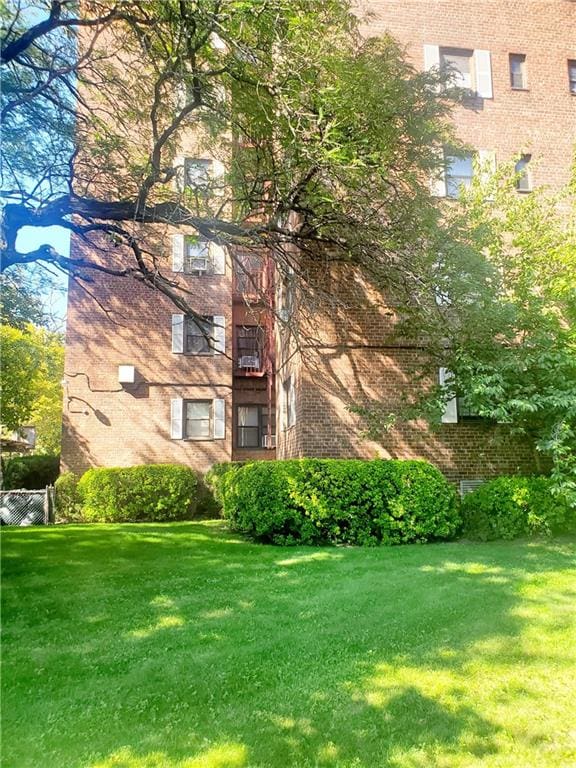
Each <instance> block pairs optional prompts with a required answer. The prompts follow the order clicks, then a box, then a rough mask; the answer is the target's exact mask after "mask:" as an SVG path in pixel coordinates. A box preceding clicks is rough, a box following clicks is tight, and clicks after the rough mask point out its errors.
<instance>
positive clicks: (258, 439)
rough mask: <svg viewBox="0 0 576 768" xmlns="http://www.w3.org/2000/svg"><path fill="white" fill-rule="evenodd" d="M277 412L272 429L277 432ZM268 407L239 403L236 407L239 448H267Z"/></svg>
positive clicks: (273, 415)
mask: <svg viewBox="0 0 576 768" xmlns="http://www.w3.org/2000/svg"><path fill="white" fill-rule="evenodd" d="M274 417H275V414H274V413H273V414H272V430H271V434H272V435H274V433H275V423H274ZM267 438H268V407H267V406H265V405H239V406H238V407H237V408H236V444H237V447H238V448H265V447H267V443H268V442H269V441H268V439H267Z"/></svg>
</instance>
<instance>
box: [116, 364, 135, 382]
mask: <svg viewBox="0 0 576 768" xmlns="http://www.w3.org/2000/svg"><path fill="white" fill-rule="evenodd" d="M135 381H136V368H135V367H134V366H133V365H119V366H118V383H119V384H134V382H135Z"/></svg>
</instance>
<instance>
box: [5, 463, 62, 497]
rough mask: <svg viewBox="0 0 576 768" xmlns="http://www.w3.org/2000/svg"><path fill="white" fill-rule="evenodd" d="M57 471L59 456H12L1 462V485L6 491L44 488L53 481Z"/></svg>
mask: <svg viewBox="0 0 576 768" xmlns="http://www.w3.org/2000/svg"><path fill="white" fill-rule="evenodd" d="M59 472H60V457H59V456H42V455H39V456H14V457H13V458H11V459H6V461H3V462H2V487H3V488H4V490H6V491H11V490H14V489H16V488H25V489H26V490H30V491H34V490H36V489H39V488H46V486H47V485H53V484H54V483H55V481H56V478H57V477H58V474H59Z"/></svg>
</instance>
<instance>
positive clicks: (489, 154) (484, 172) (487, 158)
mask: <svg viewBox="0 0 576 768" xmlns="http://www.w3.org/2000/svg"><path fill="white" fill-rule="evenodd" d="M478 163H479V164H480V178H481V180H482V183H483V184H486V183H487V182H489V181H490V178H491V177H492V176H493V175H494V173H496V152H494V150H493V149H479V150H478Z"/></svg>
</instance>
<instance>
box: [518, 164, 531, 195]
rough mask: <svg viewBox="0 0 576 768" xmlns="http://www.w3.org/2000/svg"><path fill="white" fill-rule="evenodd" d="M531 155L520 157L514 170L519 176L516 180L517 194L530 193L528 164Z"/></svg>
mask: <svg viewBox="0 0 576 768" xmlns="http://www.w3.org/2000/svg"><path fill="white" fill-rule="evenodd" d="M531 157H532V156H531V155H522V157H521V158H520V160H518V162H517V163H516V166H515V170H516V173H517V174H519V176H518V177H517V179H516V189H517V190H518V191H519V192H530V191H531V189H532V182H531V179H530V171H529V170H528V163H529V162H530V159H531Z"/></svg>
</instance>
